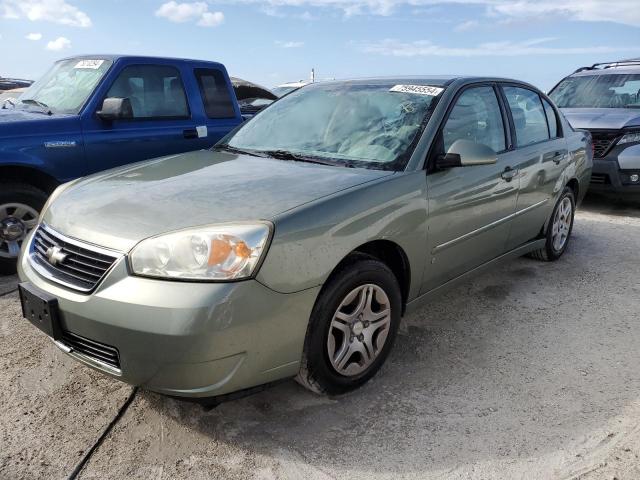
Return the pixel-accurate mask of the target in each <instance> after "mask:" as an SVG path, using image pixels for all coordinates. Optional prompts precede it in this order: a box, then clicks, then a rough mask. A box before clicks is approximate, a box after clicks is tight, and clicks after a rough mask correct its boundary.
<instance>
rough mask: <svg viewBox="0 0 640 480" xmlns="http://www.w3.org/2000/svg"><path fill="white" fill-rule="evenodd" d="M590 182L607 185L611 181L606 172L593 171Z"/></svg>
mask: <svg viewBox="0 0 640 480" xmlns="http://www.w3.org/2000/svg"><path fill="white" fill-rule="evenodd" d="M591 183H593V184H594V185H609V184H610V183H611V181H610V180H609V175H607V174H606V173H593V174H591Z"/></svg>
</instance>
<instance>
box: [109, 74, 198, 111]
mask: <svg viewBox="0 0 640 480" xmlns="http://www.w3.org/2000/svg"><path fill="white" fill-rule="evenodd" d="M107 97H116V98H128V99H129V100H130V101H131V107H132V108H133V118H134V119H138V120H152V119H168V118H189V116H190V115H189V106H188V104H187V96H186V94H185V92H184V86H183V84H182V79H181V78H180V73H179V72H178V70H177V69H176V68H174V67H167V66H161V65H131V66H128V67H125V68H124V69H123V70H122V72H121V73H120V75H118V78H117V79H116V80H115V81H114V82H113V85H112V86H111V88H110V89H109V92H108V93H107Z"/></svg>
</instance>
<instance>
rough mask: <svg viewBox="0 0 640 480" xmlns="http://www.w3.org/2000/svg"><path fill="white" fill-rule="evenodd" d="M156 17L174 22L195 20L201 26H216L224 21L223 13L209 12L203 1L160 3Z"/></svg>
mask: <svg viewBox="0 0 640 480" xmlns="http://www.w3.org/2000/svg"><path fill="white" fill-rule="evenodd" d="M156 17H161V18H166V19H167V20H169V21H171V22H175V23H185V22H196V24H197V25H199V26H201V27H217V26H218V25H220V24H221V23H222V22H223V21H224V14H223V13H222V12H210V11H209V6H208V5H207V4H206V3H205V2H193V3H178V2H175V1H173V0H172V1H170V2H167V3H163V4H162V5H160V8H159V9H158V10H156Z"/></svg>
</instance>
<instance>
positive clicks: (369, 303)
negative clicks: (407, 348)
mask: <svg viewBox="0 0 640 480" xmlns="http://www.w3.org/2000/svg"><path fill="white" fill-rule="evenodd" d="M401 309H402V296H401V293H400V286H399V284H398V280H397V279H396V277H395V275H394V274H393V272H392V271H391V269H389V267H388V266H387V265H385V264H384V263H382V262H381V261H379V260H378V259H376V258H375V257H372V256H369V255H365V254H354V255H351V256H350V257H348V259H347V260H346V261H345V262H344V263H343V264H342V265H341V266H340V267H339V269H338V270H337V271H336V272H334V273H333V274H332V275H331V277H330V278H329V280H328V281H327V283H325V285H324V287H323V289H322V291H321V292H320V295H319V296H318V299H317V300H316V303H315V305H314V308H313V311H312V313H311V319H310V322H309V327H308V329H307V335H306V338H305V343H304V351H303V355H302V361H301V367H300V371H299V373H298V375H297V377H296V381H297V382H298V383H300V384H301V385H302V386H304V387H306V388H308V389H309V390H311V391H313V392H316V393H319V394H328V395H339V394H342V393H346V392H349V391H351V390H354V389H356V388H358V387H360V386H361V385H363V384H364V383H366V382H367V381H368V380H369V379H370V378H371V377H373V376H374V375H375V374H376V372H377V371H378V370H379V369H380V367H381V366H382V364H383V363H384V362H385V360H386V358H387V356H388V355H389V352H390V350H391V348H392V347H393V343H394V340H395V337H396V333H397V331H398V326H399V324H400V316H401ZM385 312H387V313H386V315H385ZM378 317H380V318H378ZM344 352H346V353H344ZM341 353H342V354H341Z"/></svg>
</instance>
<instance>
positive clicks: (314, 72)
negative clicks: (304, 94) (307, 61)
mask: <svg viewBox="0 0 640 480" xmlns="http://www.w3.org/2000/svg"><path fill="white" fill-rule="evenodd" d="M315 81H316V70H315V68H312V69H311V83H314V82H315Z"/></svg>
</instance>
